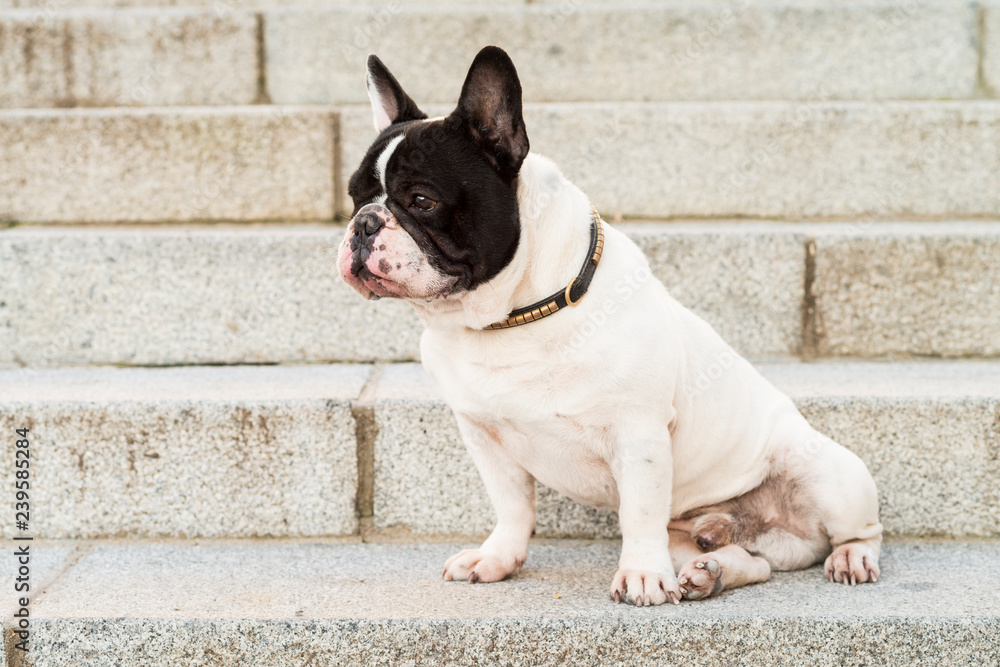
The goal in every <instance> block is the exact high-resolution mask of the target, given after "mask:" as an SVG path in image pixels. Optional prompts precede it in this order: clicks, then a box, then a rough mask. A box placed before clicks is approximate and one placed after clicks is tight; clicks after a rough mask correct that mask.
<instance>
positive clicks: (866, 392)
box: [0, 356, 1000, 409]
mask: <svg viewBox="0 0 1000 667" xmlns="http://www.w3.org/2000/svg"><path fill="white" fill-rule="evenodd" d="M748 360H749V361H750V362H751V363H752V364H753V366H754V367H755V368H757V369H758V370H759V371H760V372H761V373H762V374H763V375H765V377H768V378H769V379H771V380H772V382H775V383H776V384H777V385H778V386H779V388H782V390H783V391H785V392H786V393H788V394H789V395H790V396H791V397H792V398H793V399H798V400H810V401H814V400H821V399H840V398H852V397H853V398H857V399H881V400H886V399H889V400H892V399H896V400H905V401H910V400H935V401H945V402H948V401H952V400H964V399H974V400H979V399H996V400H1000V359H980V358H959V359H917V360H914V359H903V360H901V359H886V358H883V359H867V358H854V359H844V358H825V359H818V360H812V361H803V360H802V359H800V358H795V357H792V356H788V357H774V356H769V357H756V358H755V357H748ZM247 381H252V382H257V383H258V385H256V386H254V387H251V388H250V389H249V390H248V388H247V386H246V385H245V384H244V383H245V382H247ZM897 382H898V384H896V383H897ZM915 382H934V383H936V384H934V385H932V386H914V384H913V383H915ZM282 383H284V384H282ZM275 387H277V388H279V389H284V388H285V387H287V388H288V390H287V391H284V390H281V391H275ZM56 389H58V390H59V391H57V392H56V394H55V396H56V397H55V398H52V397H51V396H52V395H51V394H49V395H48V396H50V397H48V398H47V397H46V394H45V392H46V391H53V390H56ZM268 390H270V391H271V393H270V394H268V393H267V391H268ZM72 391H79V392H81V394H84V393H85V394H86V395H87V396H88V397H89V398H88V399H87V400H76V399H75V398H73V396H72V393H71V392H72ZM313 400H335V401H341V402H350V403H357V404H364V405H371V406H374V407H375V408H376V409H377V408H378V407H379V406H382V405H385V406H390V405H392V404H396V403H406V404H407V405H410V406H413V405H428V406H430V405H444V401H443V399H442V398H441V395H440V391H439V389H438V387H437V386H436V383H435V382H434V380H433V379H432V378H431V376H430V375H428V373H427V371H426V370H425V369H424V367H423V365H422V364H421V363H420V362H419V361H397V362H375V363H361V362H317V363H278V364H205V365H198V364H190V365H181V366H177V365H165V366H124V365H75V366H68V365H67V366H56V367H45V368H30V367H27V368H21V367H10V366H6V367H0V405H7V406H11V405H18V404H36V403H50V402H58V403H93V404H97V403H132V402H161V401H162V402H176V401H187V402H198V401H210V402H216V401H263V402H285V401H292V402H295V401H313Z"/></svg>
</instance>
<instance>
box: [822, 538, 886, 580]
mask: <svg viewBox="0 0 1000 667" xmlns="http://www.w3.org/2000/svg"><path fill="white" fill-rule="evenodd" d="M823 569H824V572H825V573H826V578H827V579H829V580H830V581H832V582H833V583H835V584H850V585H851V586H854V585H856V584H865V583H868V582H872V583H875V582H876V581H878V578H879V575H880V574H881V572H880V571H879V568H878V554H877V553H876V552H875V550H874V549H872V547H871V546H869V545H868V544H865V543H864V542H848V543H847V544H841V545H840V546H839V547H837V548H836V549H834V550H833V553H832V554H830V556H829V557H828V558H827V559H826V565H825V566H824V568H823Z"/></svg>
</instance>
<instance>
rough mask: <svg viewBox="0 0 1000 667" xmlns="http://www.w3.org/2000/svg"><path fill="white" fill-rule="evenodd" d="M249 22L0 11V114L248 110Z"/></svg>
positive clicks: (189, 15) (225, 15)
mask: <svg viewBox="0 0 1000 667" xmlns="http://www.w3.org/2000/svg"><path fill="white" fill-rule="evenodd" d="M258 22H259V17H258V16H257V15H255V14H253V13H252V12H245V11H226V12H216V11H213V10H212V9H210V8H205V9H200V10H199V9H165V8H152V9H139V10H134V11H127V12H125V11H109V10H83V11H79V10H78V11H72V10H69V7H68V5H67V3H56V2H49V3H47V4H45V5H43V6H42V7H39V8H37V9H34V10H23V11H0V34H2V35H3V36H4V39H3V40H0V107H76V106H81V107H106V106H157V105H202V104H207V105H211V104H252V103H253V102H254V101H257V100H258V99H259V98H260V97H261V93H262V92H263V91H262V89H260V87H259V83H260V82H261V81H263V69H262V68H263V64H262V63H261V62H259V60H260V58H259V49H258V45H259V42H258Z"/></svg>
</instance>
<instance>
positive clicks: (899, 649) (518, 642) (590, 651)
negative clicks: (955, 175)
mask: <svg viewBox="0 0 1000 667" xmlns="http://www.w3.org/2000/svg"><path fill="white" fill-rule="evenodd" d="M463 546H467V545H464V544H440V543H435V544H426V543H425V544H329V543H309V542H308V541H299V542H297V543H287V542H282V541H268V542H260V541H249V542H244V543H231V544H217V543H202V544H195V545H192V544H191V543H160V544H157V543H151V544H135V543H131V544H130V543H106V544H98V545H96V546H95V547H94V548H93V551H92V552H91V553H89V554H88V555H87V556H86V557H84V558H83V559H82V560H80V561H79V563H78V564H77V565H76V566H75V567H74V568H73V570H72V571H71V572H69V574H68V575H67V576H65V577H64V578H63V579H62V580H61V581H60V582H59V584H58V585H56V586H52V587H50V589H49V590H48V592H47V594H46V596H45V597H44V599H43V600H42V601H41V602H40V603H39V604H38V605H37V606H36V608H35V610H34V616H35V619H36V620H35V626H34V634H33V641H34V645H33V647H32V654H31V655H32V657H33V658H34V664H35V665H45V666H46V667H63V666H67V667H68V666H70V665H72V666H73V667H78V666H80V667H83V666H90V665H94V666H96V665H106V664H109V662H108V661H109V660H117V661H118V662H119V664H142V665H148V666H151V667H152V666H159V665H164V666H165V665H171V666H173V665H184V666H187V665H191V666H193V665H204V664H237V663H250V664H255V665H267V666H270V665H274V666H279V665H307V664H309V665H334V664H378V665H382V664H385V665H388V664H393V665H396V664H410V665H437V664H461V665H466V664H468V665H473V664H476V665H478V664H482V660H483V658H484V655H488V656H489V661H490V663H491V664H498V665H524V664H532V665H536V664H537V665H560V664H577V665H608V664H664V663H665V662H667V661H669V663H670V664H677V663H683V664H696V665H720V664H724V665H728V664H733V665H736V664H740V665H771V664H796V665H798V664H802V665H806V664H808V665H822V666H826V665H831V666H832V665H843V664H868V665H886V666H888V665H900V664H923V663H929V662H933V663H934V664H939V665H967V664H983V665H985V664H992V663H995V662H996V661H997V660H1000V647H998V645H997V643H996V641H995V638H996V634H997V632H998V631H1000V612H998V609H1000V594H998V592H997V589H996V587H994V586H988V585H984V582H988V581H990V580H991V579H992V576H993V574H994V570H995V567H996V563H997V562H998V560H997V559H998V558H1000V551H998V545H997V543H996V542H913V541H907V542H889V543H888V544H887V545H886V547H885V550H884V553H883V556H882V559H881V566H882V577H881V579H880V580H879V582H878V583H877V584H873V585H861V586H858V587H856V588H851V587H846V586H841V585H834V584H830V583H828V582H827V581H826V580H825V579H824V578H823V575H822V573H821V571H820V569H819V568H813V569H810V570H806V571H802V572H795V573H775V574H774V575H773V578H772V580H771V581H769V582H767V583H764V584H759V585H756V586H751V587H747V588H743V589H737V590H734V591H727V592H724V593H722V594H721V595H720V596H719V597H718V598H714V599H709V600H706V601H703V602H685V603H682V604H681V605H679V606H662V607H655V608H634V607H629V606H626V605H616V604H614V603H612V602H611V601H610V600H609V599H608V597H607V591H606V589H607V586H608V584H609V582H610V579H611V576H612V575H613V574H614V569H615V565H616V562H617V557H618V545H617V544H615V543H614V542H574V541H540V542H539V541H536V543H535V544H533V545H532V547H531V548H530V550H529V556H528V561H527V563H526V566H525V568H524V570H523V571H522V572H521V573H520V574H518V575H516V576H515V577H514V578H512V579H510V580H508V581H505V582H501V583H495V584H478V585H470V584H467V583H464V582H444V581H441V579H440V576H441V566H442V564H443V562H444V560H445V559H446V558H447V557H448V556H449V555H451V554H452V553H453V552H454V551H455V550H456V549H459V548H461V547H463Z"/></svg>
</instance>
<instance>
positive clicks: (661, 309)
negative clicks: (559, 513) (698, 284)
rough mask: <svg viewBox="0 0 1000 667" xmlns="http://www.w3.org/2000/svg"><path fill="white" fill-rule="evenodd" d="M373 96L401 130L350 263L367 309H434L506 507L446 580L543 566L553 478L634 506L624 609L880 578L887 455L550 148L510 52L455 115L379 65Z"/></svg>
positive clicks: (454, 560) (453, 377)
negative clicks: (882, 462) (882, 471)
mask: <svg viewBox="0 0 1000 667" xmlns="http://www.w3.org/2000/svg"><path fill="white" fill-rule="evenodd" d="M367 84H368V95H369V98H370V99H371V104H372V110H373V112H374V121H375V128H376V129H377V130H378V132H379V135H378V138H377V139H376V140H375V141H374V143H372V145H371V147H370V148H369V149H368V152H367V154H366V155H365V157H364V159H362V161H361V165H360V166H359V167H358V169H357V171H356V172H354V174H353V176H352V177H351V179H350V183H349V188H348V191H349V194H350V196H351V198H352V199H353V202H354V212H353V214H352V218H351V221H350V224H349V225H348V228H347V233H346V236H345V237H344V240H343V242H342V244H341V245H340V247H339V253H338V269H339V272H340V274H341V276H342V277H343V279H344V280H345V281H346V282H347V283H348V284H349V285H350V286H351V287H353V288H354V289H355V290H357V291H358V292H359V293H360V294H361V295H362V296H364V297H365V298H368V299H379V298H394V299H403V300H405V301H407V302H409V303H410V304H411V305H412V306H413V308H415V309H416V312H417V314H418V316H419V318H420V320H421V321H422V322H423V325H424V327H425V330H424V332H423V334H422V338H421V343H420V352H421V357H422V362H423V365H424V367H425V368H426V370H427V372H428V373H429V374H430V375H431V376H432V377H433V378H434V379H435V380H436V381H437V383H438V385H439V386H440V387H441V390H442V392H443V395H444V397H445V399H446V401H447V403H448V404H449V406H450V407H451V409H452V410H453V411H454V413H455V417H456V419H457V421H458V426H459V430H460V432H461V434H462V438H463V440H464V442H465V445H466V447H467V448H468V451H469V454H470V455H471V458H472V460H473V462H474V463H475V465H476V467H477V468H478V470H479V473H480V474H481V476H482V479H483V482H484V484H485V487H486V490H487V492H488V494H489V497H490V500H491V501H492V503H493V506H494V508H495V510H496V515H497V522H496V527H495V529H494V530H493V532H492V533H491V534H490V535H489V537H488V538H487V539H486V541H485V542H483V543H482V545H481V546H480V547H479V548H478V549H466V550H463V551H460V552H459V553H457V554H455V555H454V556H452V557H451V558H450V559H448V561H447V562H446V563H445V564H444V572H443V576H444V579H446V580H466V581H469V582H473V583H474V582H494V581H499V580H501V579H504V578H505V577H507V576H509V575H511V574H512V573H515V572H517V571H518V570H519V568H521V566H522V565H523V563H524V561H525V558H526V557H527V552H528V542H529V538H530V537H531V535H532V533H533V531H534V524H535V480H538V481H539V482H541V483H542V484H544V485H546V486H549V487H551V488H553V489H555V490H557V491H559V492H561V493H563V494H565V495H566V496H569V497H570V498H572V499H574V500H576V501H578V502H581V503H585V504H588V505H593V506H596V507H610V508H614V509H615V510H617V512H618V516H619V521H620V524H621V535H622V549H621V558H620V559H619V561H618V570H617V572H616V573H615V574H614V576H613V577H612V579H611V587H610V596H611V598H612V599H613V600H614V601H616V602H622V601H624V602H626V603H629V604H634V605H637V606H642V605H658V604H663V603H666V602H668V601H669V602H673V603H675V604H676V603H678V602H679V601H681V600H682V599H686V600H703V599H706V598H708V597H710V596H713V595H717V594H718V593H719V592H720V591H722V590H724V589H731V588H736V587H739V586H744V585H747V584H751V583H755V582H762V581H765V580H767V579H768V578H769V577H770V574H771V571H772V570H795V569H801V568H806V567H809V566H812V565H814V564H817V563H820V562H823V560H824V559H825V574H826V577H827V578H828V579H829V580H830V581H833V582H837V583H842V584H850V585H854V584H857V583H863V582H874V581H877V579H878V577H879V567H878V557H879V552H880V548H881V542H882V525H881V524H880V523H879V508H878V495H877V492H876V488H875V482H874V481H873V479H872V477H871V475H870V473H869V471H868V469H867V468H866V467H865V464H864V463H863V462H862V461H861V459H859V458H858V457H857V456H855V455H854V454H853V453H851V452H850V451H848V450H847V449H845V448H844V447H842V446H840V445H838V444H837V443H835V442H834V441H833V440H831V439H830V438H828V437H826V436H825V435H822V434H820V433H818V432H817V431H816V430H814V429H813V428H812V427H811V426H810V425H809V424H808V423H807V422H806V420H805V418H804V417H803V416H802V415H801V414H800V413H799V411H798V410H797V409H796V407H795V405H794V404H793V403H792V401H791V400H790V399H789V398H788V397H787V396H785V395H784V394H782V393H781V392H780V391H778V390H777V389H776V388H775V387H774V386H772V385H771V384H770V383H769V382H768V381H767V380H765V379H764V378H763V377H762V376H761V375H760V374H759V373H758V372H757V371H756V370H755V369H754V368H753V367H752V366H751V365H750V363H748V362H747V361H746V360H745V359H743V358H742V357H740V356H739V355H738V354H737V353H736V352H735V351H734V350H733V349H732V348H731V347H730V346H729V345H727V344H726V343H725V342H724V341H723V340H722V338H721V337H720V336H719V335H718V334H717V333H716V332H715V331H714V330H713V329H712V328H711V327H710V326H709V325H708V324H707V323H706V322H705V321H703V320H702V319H701V318H699V317H698V316H696V315H695V314H693V313H692V312H691V311H689V310H687V309H686V308H684V307H683V306H682V305H680V304H679V303H678V302H677V301H676V300H674V299H673V298H672V297H671V296H670V294H668V292H667V290H666V288H665V287H664V286H663V284H661V283H660V282H659V281H658V280H656V279H655V278H653V277H652V274H651V273H650V270H649V266H648V264H647V262H646V259H645V258H644V256H643V254H642V252H641V251H640V250H639V249H638V248H637V247H636V245H635V244H633V243H632V242H631V241H630V240H629V239H628V238H627V237H626V236H625V235H624V234H623V233H622V232H620V231H619V230H618V229H616V228H615V227H613V226H609V225H606V224H605V223H604V222H603V221H602V220H601V219H600V216H599V215H598V214H597V212H596V211H595V210H594V209H593V207H592V206H591V204H590V201H589V200H588V198H587V197H586V196H585V195H584V193H583V192H581V191H580V190H579V189H578V188H577V187H576V186H574V185H573V184H572V183H570V182H569V181H568V180H567V179H566V178H565V177H564V176H563V175H562V173H560V171H559V169H558V168H557V167H556V166H555V164H554V163H552V162H551V161H550V160H548V159H546V158H544V157H542V156H540V155H537V154H535V153H532V152H530V150H529V144H528V135H527V132H526V128H525V124H524V119H523V117H522V104H521V84H520V81H519V79H518V76H517V72H516V71H515V69H514V65H513V63H512V62H511V59H510V58H509V57H508V55H507V54H506V53H505V52H504V51H503V50H502V49H500V48H498V47H495V46H488V47H486V48H484V49H483V50H482V51H480V52H479V54H478V55H477V56H476V58H475V60H474V61H473V63H472V66H471V67H470V69H469V72H468V75H467V77H466V79H465V83H464V85H463V86H462V91H461V95H460V97H459V100H458V106H457V107H456V108H455V110H454V111H453V112H452V113H451V114H449V115H448V116H445V117H439V118H428V117H427V115H426V114H424V113H423V112H422V111H421V110H420V109H419V108H418V107H417V105H416V104H415V103H414V101H413V100H412V99H411V98H410V97H409V96H408V95H407V94H406V93H405V92H404V91H403V89H402V88H401V87H400V85H399V83H398V82H397V80H396V79H395V77H393V75H392V74H391V73H390V72H389V70H388V69H386V67H385V65H383V63H382V62H381V61H380V60H379V59H378V58H377V57H376V56H374V55H372V56H370V57H369V59H368V76H367ZM649 131H650V132H655V131H656V128H649ZM720 359H726V360H727V363H726V364H720V363H719V360H720ZM723 366H724V367H725V369H724V372H722V373H718V372H716V373H712V375H713V376H715V377H714V379H711V380H710V381H705V378H706V376H705V371H706V369H709V368H712V367H715V368H717V369H718V368H721V367H723Z"/></svg>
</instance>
